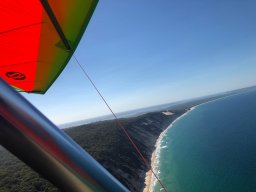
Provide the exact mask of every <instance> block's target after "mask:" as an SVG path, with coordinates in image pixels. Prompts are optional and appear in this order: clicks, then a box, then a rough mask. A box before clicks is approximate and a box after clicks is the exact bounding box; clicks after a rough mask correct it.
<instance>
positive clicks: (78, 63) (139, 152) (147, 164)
mask: <svg viewBox="0 0 256 192" xmlns="http://www.w3.org/2000/svg"><path fill="white" fill-rule="evenodd" d="M73 58H74V59H75V61H76V63H77V65H78V66H79V68H80V69H81V70H82V72H83V74H84V75H85V77H86V78H87V79H88V80H89V81H90V83H91V84H92V86H93V87H94V89H95V91H96V92H97V93H98V95H99V96H100V97H101V99H102V100H103V102H104V103H105V105H106V106H107V108H108V109H109V111H110V112H111V114H112V115H113V117H114V119H115V121H116V123H117V125H118V126H119V127H120V128H121V129H122V130H123V132H124V134H125V135H126V137H127V138H128V140H129V141H130V143H131V145H132V146H133V148H134V149H135V151H136V152H137V153H138V154H139V156H140V158H141V159H142V160H143V162H144V163H145V165H146V166H147V167H148V168H149V169H150V171H151V172H152V174H153V175H154V176H155V178H156V179H157V181H158V183H159V184H160V185H161V187H162V188H163V189H164V191H165V192H167V189H166V188H165V186H164V185H163V183H162V181H161V180H160V178H159V177H158V176H157V175H156V173H155V171H154V170H153V168H152V166H151V165H150V164H149V162H148V161H147V160H146V159H145V157H144V156H143V154H142V153H141V151H140V149H139V148H138V146H137V145H136V144H135V143H134V141H133V139H132V138H131V136H130V135H129V133H128V132H127V130H126V128H125V127H124V126H123V124H122V123H121V121H120V120H119V119H118V118H117V116H116V114H115V113H114V111H113V110H112V108H111V107H110V105H109V104H108V102H107V101H106V99H105V98H104V97H103V95H102V94H101V92H100V91H99V89H98V88H97V86H96V85H95V83H94V82H93V80H92V79H91V77H90V76H89V74H88V73H87V72H86V70H85V68H84V67H83V66H82V65H81V64H80V62H79V61H78V59H77V58H76V56H75V54H73Z"/></svg>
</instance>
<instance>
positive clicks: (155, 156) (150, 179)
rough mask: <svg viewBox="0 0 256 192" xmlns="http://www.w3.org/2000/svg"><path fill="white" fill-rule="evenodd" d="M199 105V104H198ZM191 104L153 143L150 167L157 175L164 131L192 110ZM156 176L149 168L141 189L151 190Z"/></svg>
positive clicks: (148, 191)
mask: <svg viewBox="0 0 256 192" xmlns="http://www.w3.org/2000/svg"><path fill="white" fill-rule="evenodd" d="M199 105H200V104H199ZM199 105H196V106H193V107H191V108H190V109H189V110H187V111H186V112H185V113H183V114H182V115H181V116H179V117H177V118H176V119H175V120H174V121H173V122H172V123H171V124H170V125H169V126H167V127H166V129H165V130H164V131H163V132H162V133H161V134H160V135H159V137H158V139H157V141H156V144H155V150H154V151H153V153H152V155H151V167H152V169H153V170H154V172H155V173H156V174H157V176H159V172H158V171H157V167H158V164H159V154H160V152H161V143H162V140H163V138H164V136H165V134H166V132H167V131H168V130H169V129H171V128H172V126H173V124H174V123H175V122H177V121H178V120H179V119H180V118H182V117H184V116H185V115H187V114H188V113H189V112H190V111H192V110H194V109H195V108H196V107H197V106H199ZM156 182H157V180H156V178H155V176H154V175H153V173H152V172H151V170H149V171H148V172H147V173H146V177H145V188H144V189H143V192H153V190H154V187H155V185H156Z"/></svg>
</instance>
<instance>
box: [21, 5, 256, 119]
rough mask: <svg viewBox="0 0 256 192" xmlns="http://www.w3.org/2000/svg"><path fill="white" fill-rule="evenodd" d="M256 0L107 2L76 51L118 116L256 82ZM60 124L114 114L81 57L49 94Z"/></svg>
mask: <svg viewBox="0 0 256 192" xmlns="http://www.w3.org/2000/svg"><path fill="white" fill-rule="evenodd" d="M255 7H256V1H255V0H193V1H191V0H161V1H153V0H151V1H148V0H147V1H146V0H140V1H135V0H129V1H120V0H107V1H106V0H101V1H100V2H99V4H98V6H97V8H96V10H95V12H94V15H93V17H92V19H91V21H90V23H89V25H88V28H87V30H86V32H85V34H84V36H83V38H82V40H81V42H80V44H79V46H78V48H77V50H76V53H75V54H76V57H77V58H78V60H79V61H80V63H81V64H82V65H83V66H85V68H86V70H87V72H88V73H89V74H90V76H91V78H92V79H93V80H94V82H95V84H96V85H97V86H98V88H99V89H100V90H101V92H102V94H103V95H104V96H105V97H106V99H107V101H108V102H109V104H110V105H111V106H112V108H113V110H114V111H115V112H120V111H127V110H131V109H136V108H142V107H147V106H152V105H158V104H163V103H168V102H173V101H177V100H183V99H187V98H193V97H198V96H203V95H208V94H213V93H217V92H222V91H227V90H232V89H237V88H241V87H246V86H251V85H256V77H255V74H256V35H255V34H256V25H255V20H256V12H255ZM23 95H24V96H25V97H26V98H27V99H28V100H29V101H31V102H32V103H33V104H34V105H35V106H36V107H38V109H39V110H41V111H42V112H43V113H44V114H45V115H46V116H47V117H49V118H50V119H51V120H52V121H53V122H55V123H57V124H62V123H66V122H72V121H77V120H81V119H87V118H91V117H95V116H100V115H105V114H109V111H108V110H107V108H106V107H105V106H104V103H103V102H102V101H101V99H100V98H99V96H98V95H97V94H96V92H95V91H94V90H93V87H92V86H91V85H90V83H89V82H88V80H87V79H86V78H85V77H84V76H83V73H82V71H81V70H80V69H79V67H78V66H77V64H76V63H75V61H74V59H71V60H70V62H69V64H68V66H67V67H66V69H65V70H64V71H63V73H62V74H61V75H60V77H59V78H58V79H57V80H56V82H55V83H54V84H53V86H52V87H51V88H50V89H49V91H48V92H47V93H46V94H45V95H33V94H23Z"/></svg>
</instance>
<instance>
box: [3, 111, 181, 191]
mask: <svg viewBox="0 0 256 192" xmlns="http://www.w3.org/2000/svg"><path fill="white" fill-rule="evenodd" d="M184 111H185V110H176V111H175V114H174V115H172V116H166V115H163V114H162V113H161V112H154V113H148V114H144V115H141V116H138V117H133V118H126V119H121V121H122V123H123V125H124V126H125V127H126V129H127V131H128V132H129V134H130V135H131V137H132V138H133V140H134V142H135V143H136V144H137V145H138V146H139V148H140V149H141V151H142V153H143V154H144V156H145V157H146V159H147V160H148V161H150V158H151V154H152V152H153V150H154V145H155V142H156V139H157V138H158V136H159V134H160V133H161V132H162V131H163V130H164V129H165V128H166V127H167V126H168V125H169V124H170V123H171V122H172V121H173V120H174V119H175V118H176V117H178V116H179V115H180V114H182V113H183V112H184ZM65 132H66V133H67V134H68V135H70V136H71V137H72V138H73V139H74V140H75V141H76V142H77V143H78V144H79V145H81V146H82V148H84V149H85V150H86V151H87V152H89V153H90V154H91V155H92V156H93V157H94V158H95V159H96V160H97V161H98V162H99V163H100V164H102V165H103V166H104V167H105V168H106V169H107V170H108V171H109V172H110V173H112V174H113V175H114V176H115V177H116V178H117V179H118V180H119V181H120V182H122V183H123V184H124V185H126V186H127V187H128V188H129V189H130V190H131V191H142V189H143V187H144V177H145V173H146V171H147V170H148V168H147V166H146V165H145V164H144V163H143V162H142V160H141V158H140V157H139V156H138V155H137V153H136V152H135V150H134V149H133V147H132V146H131V145H130V144H129V141H128V139H127V137H126V136H125V135H124V133H123V131H122V130H121V129H120V128H119V127H118V126H117V124H116V122H115V121H113V120H109V121H102V122H97V123H93V124H88V125H82V126H78V127H72V128H69V129H66V130H65ZM28 191H35V192H43V191H44V192H58V191H59V190H58V189H57V188H55V187H54V186H53V185H52V184H51V183H49V182H48V181H47V180H45V179H43V178H41V177H40V176H39V175H38V174H37V173H35V172H34V171H32V170H31V169H30V168H29V167H28V166H26V165H25V164H24V163H23V162H21V161H20V160H18V159H17V158H16V157H14V156H13V155H12V154H10V153H9V152H8V151H6V150H5V149H4V148H2V147H1V146H0V192H28Z"/></svg>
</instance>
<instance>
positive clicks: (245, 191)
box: [154, 90, 256, 192]
mask: <svg viewBox="0 0 256 192" xmlns="http://www.w3.org/2000/svg"><path fill="white" fill-rule="evenodd" d="M161 146H162V149H161V151H160V157H159V160H160V163H159V166H158V170H159V171H160V173H159V176H160V178H161V179H162V181H163V183H164V185H165V186H166V188H167V189H168V192H174V191H175V192H222V191H223V192H256V90H252V91H248V92H245V93H240V94H238V95H233V96H229V97H226V98H222V99H219V100H216V101H213V102H209V103H206V104H203V105H200V106H198V107H196V108H195V109H194V110H192V111H190V112H188V113H187V114H186V115H185V116H183V117H182V118H180V119H179V120H177V121H176V122H175V123H174V124H173V126H172V127H171V128H170V129H169V130H168V131H167V133H166V135H165V137H164V138H163V140H162V143H161ZM154 191H160V187H159V186H158V185H157V184H156V186H155V189H154Z"/></svg>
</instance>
